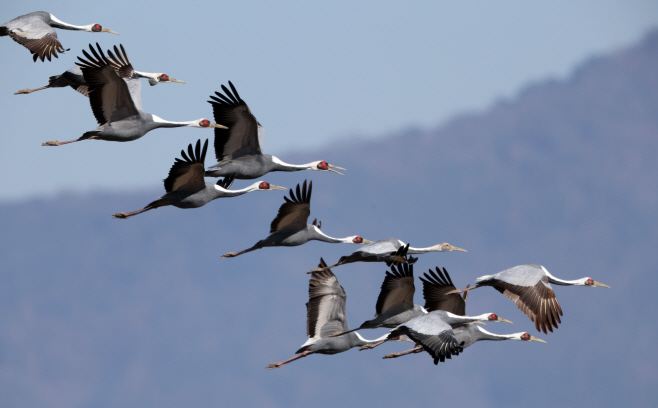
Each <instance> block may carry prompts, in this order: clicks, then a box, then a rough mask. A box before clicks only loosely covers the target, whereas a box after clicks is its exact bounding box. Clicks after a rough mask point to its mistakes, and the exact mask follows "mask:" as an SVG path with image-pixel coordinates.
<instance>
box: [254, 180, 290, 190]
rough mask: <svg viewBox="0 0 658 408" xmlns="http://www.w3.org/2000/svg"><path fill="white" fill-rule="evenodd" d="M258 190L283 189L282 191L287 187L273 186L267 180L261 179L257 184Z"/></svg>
mask: <svg viewBox="0 0 658 408" xmlns="http://www.w3.org/2000/svg"><path fill="white" fill-rule="evenodd" d="M258 190H260V191H267V190H283V191H285V190H287V188H285V187H281V186H275V185H274V184H270V183H268V182H267V181H261V182H260V183H259V184H258Z"/></svg>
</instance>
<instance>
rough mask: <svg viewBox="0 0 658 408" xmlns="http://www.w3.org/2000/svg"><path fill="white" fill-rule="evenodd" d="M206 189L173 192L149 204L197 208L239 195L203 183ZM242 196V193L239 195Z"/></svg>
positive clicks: (153, 205)
mask: <svg viewBox="0 0 658 408" xmlns="http://www.w3.org/2000/svg"><path fill="white" fill-rule="evenodd" d="M205 184H206V188H204V189H203V190H199V191H195V192H191V191H173V192H171V193H167V194H165V195H163V196H162V197H160V198H158V199H157V200H155V201H153V202H152V203H150V204H149V206H151V207H153V208H157V207H163V206H165V205H173V206H174V207H178V208H199V207H203V206H204V205H206V204H208V203H209V202H211V201H212V200H215V199H217V198H220V197H234V196H236V195H240V194H233V193H230V194H229V193H225V192H222V191H219V190H217V189H216V188H215V184H213V183H205ZM241 194H244V193H241Z"/></svg>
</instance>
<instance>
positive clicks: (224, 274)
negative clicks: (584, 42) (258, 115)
mask: <svg viewBox="0 0 658 408" xmlns="http://www.w3.org/2000/svg"><path fill="white" fill-rule="evenodd" d="M657 67H658V32H653V33H651V34H650V35H648V36H647V37H646V38H645V39H644V40H643V41H642V43H641V44H639V45H637V46H636V47H633V48H630V49H627V50H621V51H618V52H615V53H613V54H611V55H607V56H601V57H597V58H593V59H591V60H590V61H588V62H587V63H585V64H583V65H582V66H581V67H580V68H578V69H577V70H576V71H575V72H574V74H573V75H572V76H571V77H570V78H569V79H567V80H566V81H547V82H542V83H538V84H535V85H531V86H529V87H528V88H527V89H525V90H524V91H523V92H521V93H520V95H519V96H518V97H517V98H515V99H514V100H511V101H501V102H499V103H497V104H496V105H495V106H493V107H492V108H491V109H489V110H488V111H487V112H484V113H481V114H468V115H463V116H461V117H459V118H456V119H455V120H453V121H451V122H450V123H448V124H447V125H445V126H442V127H440V128H438V129H433V130H426V131H410V132H407V133H401V134H399V135H394V136H392V137H390V138H389V139H386V140H382V141H376V142H375V141H367V142H366V141H362V142H354V141H345V143H344V144H342V145H340V146H334V147H331V148H328V149H326V150H323V151H321V152H308V153H304V154H302V153H298V154H291V155H290V156H287V157H286V158H285V159H286V161H290V162H308V161H311V160H318V159H324V160H327V161H329V162H330V163H335V164H337V165H339V166H342V167H346V168H348V172H347V176H346V177H340V176H338V175H335V174H319V173H311V172H300V173H290V174H283V173H281V174H279V173H274V174H271V175H268V176H266V177H264V178H263V179H265V180H268V181H270V182H273V183H275V184H278V185H284V186H288V187H293V186H294V185H295V184H296V183H298V182H301V181H302V180H303V179H304V178H312V179H313V184H314V190H313V199H312V206H311V219H313V218H316V217H317V218H319V219H321V220H322V222H323V223H322V225H323V230H324V231H325V232H326V233H328V234H329V235H332V236H347V235H353V234H359V235H362V236H364V237H365V238H369V239H381V238H385V237H389V236H395V237H398V238H400V239H403V240H407V241H410V242H411V244H412V245H414V246H429V245H433V244H436V243H439V242H444V241H447V242H450V243H452V244H454V245H457V246H459V247H463V248H466V249H467V250H468V251H469V252H468V253H466V254H464V253H449V254H428V255H424V256H422V257H421V259H420V261H419V262H418V264H417V267H416V276H419V275H421V274H422V272H423V271H425V270H427V269H428V268H433V267H434V266H436V265H438V266H445V267H446V268H447V269H448V271H449V272H450V273H451V275H452V276H453V280H454V281H455V283H456V284H457V285H458V286H465V285H466V283H468V282H471V283H472V282H473V281H474V278H476V277H477V276H480V275H484V274H489V273H494V272H498V271H500V270H502V269H504V268H507V267H511V266H513V265H516V264H521V263H528V262H537V263H541V264H543V265H545V266H546V267H547V268H548V269H549V270H550V271H551V272H552V273H553V274H554V275H556V276H559V277H562V278H565V279H575V278H579V277H582V276H591V277H593V278H594V279H596V280H598V281H601V282H603V283H606V284H608V285H610V286H611V287H612V289H609V290H608V289H587V288H557V289H556V293H557V295H558V299H559V301H560V304H561V305H562V308H563V310H564V313H565V316H564V318H563V320H562V325H560V328H559V329H558V330H557V331H556V332H555V333H553V334H549V335H548V336H544V335H543V334H542V335H538V336H539V337H541V338H544V339H546V340H547V341H548V344H545V345H544V344H520V343H519V342H500V343H496V344H477V345H475V346H473V347H472V348H470V349H468V350H467V351H466V352H464V353H463V354H462V355H460V356H458V357H455V358H453V359H452V360H450V361H447V362H446V363H443V364H441V365H439V366H438V367H435V366H434V365H433V364H432V363H431V359H430V358H429V357H428V356H427V355H424V354H422V355H415V356H409V357H407V358H404V359H402V358H401V359H397V360H387V361H383V360H381V356H382V355H384V354H386V353H388V352H390V351H393V350H402V349H404V348H405V347H407V345H406V344H403V345H401V344H388V345H385V346H382V347H381V348H380V349H376V350H374V351H370V352H357V351H355V350H351V351H349V352H346V353H343V354H340V355H336V356H332V357H326V356H309V357H307V358H305V359H303V360H300V361H298V362H295V363H293V364H291V365H290V366H286V367H283V368H281V369H280V370H275V371H266V370H265V369H264V368H265V366H266V365H267V364H269V363H271V362H274V361H280V360H282V359H285V358H288V357H291V356H292V355H293V354H292V353H293V352H294V351H295V350H296V349H297V348H298V346H299V345H300V344H302V343H303V342H304V341H305V326H306V322H305V313H306V311H305V307H304V303H305V302H306V301H307V281H308V276H307V275H305V274H304V272H305V271H306V270H309V269H311V268H313V267H314V266H315V265H316V264H317V262H318V260H319V258H320V256H322V257H324V259H325V260H327V261H328V262H332V261H334V260H336V259H337V258H338V257H339V256H340V255H341V254H345V253H348V252H350V251H352V250H354V249H355V248H356V246H351V245H329V244H323V243H310V244H308V245H305V246H302V247H298V248H273V249H272V248H266V249H262V250H259V251H256V252H253V253H250V254H246V255H244V256H241V257H238V258H235V259H220V256H221V255H222V254H223V253H225V252H228V251H234V250H241V249H244V248H247V247H249V246H251V245H252V244H253V243H255V242H256V241H257V240H259V239H261V238H263V237H265V236H266V235H267V231H268V229H269V223H270V222H271V220H272V219H273V218H274V216H275V215H276V211H277V208H278V206H279V205H280V203H281V202H283V199H282V195H281V194H280V193H277V192H262V193H261V192H259V193H251V194H248V195H245V196H242V197H238V198H234V199H221V200H217V201H215V202H213V203H210V204H209V205H207V206H206V207H204V208H201V209H198V210H179V209H175V208H162V209H157V210H154V211H151V212H148V213H146V214H143V215H139V216H137V217H135V218H133V219H129V220H113V219H111V218H110V215H111V214H112V213H114V212H117V211H129V210H134V209H137V208H139V207H141V206H143V205H144V204H146V203H148V202H149V200H151V199H153V198H155V197H157V196H158V195H159V194H160V189H161V185H160V184H159V183H157V182H155V181H154V185H153V189H152V190H151V191H149V192H139V193H138V192H135V193H121V194H118V193H117V194H110V193H95V194H75V193H63V194H61V195H59V196H57V197H53V198H48V199H40V200H31V201H25V202H20V203H13V204H4V205H1V206H0V210H1V211H2V214H3V222H2V230H3V233H2V234H1V235H0V271H1V272H0V276H1V277H2V282H3V284H2V285H0V310H1V311H2V313H0V324H1V326H2V327H3V330H2V331H1V332H0V350H1V351H2V352H1V353H0V378H2V381H0V406H8V407H9V406H22V407H31V406H34V407H37V406H49V407H88V406H94V407H116V406H121V407H133V406H134V407H142V408H144V407H180V406H197V407H202V406H203V407H205V406H212V407H216V406H269V407H283V406H309V405H311V406H322V407H330V406H331V407H334V406H335V405H336V402H339V403H340V404H341V405H345V406H348V405H353V404H352V403H353V402H355V401H358V402H359V403H360V405H366V406H375V405H379V406H394V405H400V404H402V405H404V406H407V405H410V403H413V404H414V405H418V406H420V405H423V404H431V405H436V402H437V393H440V394H441V398H442V402H444V403H445V404H450V403H453V404H459V405H465V404H464V401H468V403H467V404H466V405H468V406H501V405H503V404H505V405H510V406H517V405H521V404H523V405H527V404H528V403H530V404H531V405H532V406H533V407H544V406H546V407H548V406H558V405H562V406H564V405H570V406H575V405H585V406H621V405H622V404H623V405H633V406H650V405H652V404H651V402H652V401H653V402H655V401H656V400H658V391H656V389H655V383H656V380H658V369H657V368H656V367H658V357H657V356H658V354H656V353H655V352H654V343H655V340H654V339H655V338H656V334H657V333H656V329H655V325H654V324H652V319H651V317H650V315H647V313H650V312H651V311H653V310H657V309H658V301H657V300H656V297H655V291H656V290H657V289H658V284H657V283H656V282H657V280H656V278H655V276H654V271H655V269H656V266H658V254H657V253H656V251H655V249H654V246H655V243H656V242H658V214H657V212H656V208H657V204H658V164H657V160H656V155H657V153H658V138H657V137H656V136H657V135H658V70H657V69H656V68H657ZM392 102H394V101H392ZM166 170H167V169H163V177H164V175H165V174H166ZM56 171H57V170H56V169H54V170H53V172H56ZM236 184H238V183H236ZM246 184H248V183H245V182H242V183H239V186H236V188H238V187H242V186H244V185H246ZM384 270H385V266H383V265H373V264H364V265H359V264H355V265H347V266H343V267H340V268H336V269H335V273H336V274H337V276H338V278H339V279H340V281H341V283H342V285H343V286H344V287H345V289H346V291H347V294H348V306H347V307H348V315H349V321H350V324H351V325H352V326H356V325H357V324H359V323H361V322H362V321H363V320H366V319H368V318H371V316H372V314H373V313H374V305H375V301H376V297H377V293H378V290H379V286H380V284H381V281H382V279H383V276H384V273H383V272H384ZM417 285H418V288H420V283H419V282H418V280H417ZM420 292H421V291H420V290H418V293H417V295H416V302H417V303H422V300H421V296H420ZM468 311H469V313H472V314H478V313H484V312H489V311H492V312H496V313H498V314H499V315H501V316H503V317H505V318H507V319H510V320H512V321H514V322H515V324H514V326H509V325H501V324H498V325H494V324H490V325H487V329H488V330H490V331H494V332H497V333H512V332H518V331H529V332H530V333H531V334H533V335H535V334H537V333H536V332H535V331H534V328H533V326H532V324H531V323H530V322H529V321H528V320H527V318H526V317H525V316H524V315H523V314H521V313H520V312H519V311H518V310H517V309H516V308H515V307H514V305H513V304H512V303H511V302H509V301H508V300H507V299H505V298H504V297H502V296H501V295H500V294H498V293H497V292H495V291H493V290H490V289H486V288H485V289H480V290H477V291H475V292H472V294H471V295H470V297H469V305H468ZM647 317H648V318H647ZM363 335H364V336H365V337H368V338H374V337H376V336H379V335H381V333H380V332H374V331H365V332H364V333H363Z"/></svg>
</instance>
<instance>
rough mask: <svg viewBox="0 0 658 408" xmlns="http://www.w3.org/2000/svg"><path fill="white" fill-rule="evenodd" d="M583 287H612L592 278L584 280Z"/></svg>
mask: <svg viewBox="0 0 658 408" xmlns="http://www.w3.org/2000/svg"><path fill="white" fill-rule="evenodd" d="M583 286H589V287H594V286H600V287H603V288H610V286H608V285H604V284H602V283H601V282H597V281H595V280H594V279H592V278H583Z"/></svg>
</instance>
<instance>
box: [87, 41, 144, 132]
mask: <svg viewBox="0 0 658 408" xmlns="http://www.w3.org/2000/svg"><path fill="white" fill-rule="evenodd" d="M96 47H97V48H98V52H96V50H94V48H93V47H92V45H91V44H90V45H89V49H90V50H91V52H92V54H93V57H92V56H91V55H90V54H89V53H87V51H85V50H82V53H83V54H84V56H85V57H86V58H87V60H84V59H82V58H80V57H78V60H80V62H76V64H77V65H79V66H80V68H81V69H82V75H83V77H84V79H85V82H87V86H88V87H89V103H90V104H91V110H92V111H93V112H94V116H95V117H96V120H97V121H98V124H99V125H102V124H105V123H111V122H114V121H118V120H121V119H125V118H127V117H130V116H134V115H138V114H139V111H138V110H137V107H136V106H135V102H134V101H133V95H131V93H130V91H129V90H128V85H127V84H126V82H125V81H124V80H123V79H121V78H120V77H119V75H117V73H116V71H115V70H114V68H113V67H112V66H111V65H110V61H109V60H108V59H107V57H106V56H105V55H104V54H103V51H102V50H101V47H100V46H99V45H98V43H96ZM139 104H140V105H141V98H140V101H139Z"/></svg>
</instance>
